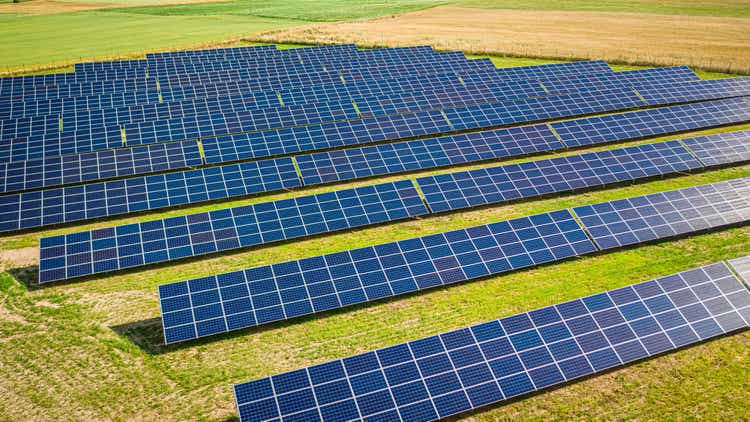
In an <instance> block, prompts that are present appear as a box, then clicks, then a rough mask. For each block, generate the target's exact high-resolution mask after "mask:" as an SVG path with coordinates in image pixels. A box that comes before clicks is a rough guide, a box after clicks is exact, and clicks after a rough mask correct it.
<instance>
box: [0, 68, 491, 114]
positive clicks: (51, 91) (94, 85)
mask: <svg viewBox="0 0 750 422" xmlns="http://www.w3.org/2000/svg"><path fill="white" fill-rule="evenodd" d="M491 68H494V65H493V64H492V62H491V61H489V60H488V59H476V60H467V59H465V58H464V59H463V60H462V61H455V62H443V61H434V62H427V61H425V62H415V63H412V64H408V65H393V66H387V67H374V68H358V69H351V70H343V71H340V72H316V73H311V72H302V73H293V74H288V75H285V74H268V75H262V74H259V73H258V72H257V71H252V70H250V69H246V68H243V69H231V70H224V71H214V72H205V73H198V74H194V75H195V76H194V77H190V76H189V75H191V74H185V75H175V76H173V77H172V78H170V79H168V80H164V81H163V82H160V84H161V85H163V86H164V87H165V88H167V87H169V86H173V85H182V84H190V85H193V84H200V83H216V82H221V81H233V80H248V81H250V83H251V86H253V87H255V89H256V90H257V89H261V88H263V89H279V88H282V87H287V86H294V85H298V84H301V85H315V84H319V83H322V82H330V81H334V80H336V79H340V78H341V77H342V76H343V77H345V78H352V79H357V78H375V77H378V76H381V77H382V76H385V75H393V74H406V73H430V72H431V73H436V72H439V71H443V72H445V71H449V70H450V71H456V72H473V71H477V70H481V69H491ZM149 81H151V82H150V83H153V85H154V90H155V89H156V81H155V80H152V79H149ZM107 87H108V82H107V81H90V82H77V83H73V84H68V85H59V86H57V85H50V86H43V87H40V89H41V92H35V93H33V94H32V93H29V94H24V95H21V94H16V95H13V96H11V97H4V98H3V100H4V101H3V103H0V104H2V106H7V104H8V102H9V100H12V99H14V98H25V99H27V100H28V99H36V100H44V99H51V98H63V97H80V96H86V95H93V94H102V93H105V91H104V90H105V89H106V88H107Z"/></svg>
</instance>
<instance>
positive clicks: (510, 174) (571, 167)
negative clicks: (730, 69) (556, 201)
mask: <svg viewBox="0 0 750 422" xmlns="http://www.w3.org/2000/svg"><path fill="white" fill-rule="evenodd" d="M703 167H704V166H703V164H702V163H701V162H700V161H698V159H696V158H695V157H694V156H693V155H692V154H691V153H690V151H689V150H688V149H687V148H685V147H684V146H683V145H682V144H681V143H680V142H678V141H667V142H658V143H653V144H646V145H637V146H632V147H626V148H619V149H612V150H606V151H598V152H591V153H586V154H577V155H569V156H564V157H556V158H551V159H544V160H536V161H527V162H523V163H518V164H506V165H503V166H498V167H488V168H482V169H476V170H468V171H461V172H454V173H446V174H440V175H436V176H425V177H420V178H417V184H418V185H419V188H420V190H421V191H422V194H423V195H424V197H425V202H427V205H428V206H429V207H430V210H431V211H432V212H442V211H452V210H457V209H462V208H469V207H476V206H481V205H488V204H493V203H499V202H507V201H512V200H517V199H523V198H531V197H536V196H542V195H549V194H553V193H562V192H570V191H574V190H577V189H584V188H590V187H596V186H606V185H609V184H613V183H618V182H624V181H634V180H638V179H642V178H648V177H655V176H664V175H667V174H675V173H678V172H687V171H691V170H696V169H700V168H703Z"/></svg>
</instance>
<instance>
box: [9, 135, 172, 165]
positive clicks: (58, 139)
mask: <svg viewBox="0 0 750 422" xmlns="http://www.w3.org/2000/svg"><path fill="white" fill-rule="evenodd" d="M183 139H184V138H183ZM183 139H176V140H183ZM123 146H124V143H123V139H122V132H121V131H120V127H119V126H107V127H101V128H96V129H94V130H90V131H89V130H87V131H76V132H75V133H59V134H56V135H52V136H46V135H45V136H41V137H32V138H28V139H27V138H19V139H14V140H13V141H11V142H9V143H5V144H3V145H0V161H26V160H35V159H38V158H44V157H53V156H58V155H67V154H80V153H83V152H89V151H99V150H104V149H110V148H121V147H123Z"/></svg>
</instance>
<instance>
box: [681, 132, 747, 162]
mask: <svg viewBox="0 0 750 422" xmlns="http://www.w3.org/2000/svg"><path fill="white" fill-rule="evenodd" d="M682 142H683V143H684V144H685V145H686V146H687V147H688V148H690V151H692V152H693V154H695V156H696V157H698V159H700V160H701V161H702V162H703V163H705V164H706V165H709V166H716V165H721V164H730V163H739V162H743V161H748V160H750V130H740V131H736V132H726V133H719V134H716V135H709V136H698V137H695V138H689V139H683V140H682Z"/></svg>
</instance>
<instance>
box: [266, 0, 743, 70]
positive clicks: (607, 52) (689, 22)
mask: <svg viewBox="0 0 750 422" xmlns="http://www.w3.org/2000/svg"><path fill="white" fill-rule="evenodd" d="M254 39H255V40H257V41H266V42H295V43H300V42H303V43H338V42H355V43H357V44H359V45H362V46H402V45H415V44H430V45H433V46H435V47H436V48H440V49H445V50H463V51H468V52H474V53H479V54H496V55H503V54H505V55H515V56H527V57H545V58H560V59H570V58H574V59H586V58H597V59H604V60H608V61H611V62H616V63H625V64H649V65H674V64H686V65H691V66H695V67H699V68H703V69H706V70H714V71H720V72H731V73H745V74H748V73H750V19H742V18H717V17H703V16H668V15H655V14H635V13H600V12H560V11H525V10H485V9H472V8H459V7H448V6H446V7H436V8H433V9H428V10H423V11H419V12H413V13H408V14H404V15H400V16H395V17H386V18H378V19H372V20H367V21H355V22H341V23H327V24H319V25H310V26H303V27H296V28H290V29H286V30H282V31H276V32H271V33H266V34H262V35H260V36H259V37H255V38H254Z"/></svg>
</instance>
